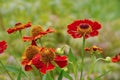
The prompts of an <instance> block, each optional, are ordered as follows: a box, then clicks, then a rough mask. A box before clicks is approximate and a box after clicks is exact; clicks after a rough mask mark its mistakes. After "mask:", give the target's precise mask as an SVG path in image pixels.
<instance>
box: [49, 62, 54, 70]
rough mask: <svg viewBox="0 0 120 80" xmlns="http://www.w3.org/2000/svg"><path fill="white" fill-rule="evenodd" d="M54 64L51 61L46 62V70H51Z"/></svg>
mask: <svg viewBox="0 0 120 80" xmlns="http://www.w3.org/2000/svg"><path fill="white" fill-rule="evenodd" d="M54 68H55V66H54V65H53V64H52V63H48V66H47V70H53V69H54Z"/></svg>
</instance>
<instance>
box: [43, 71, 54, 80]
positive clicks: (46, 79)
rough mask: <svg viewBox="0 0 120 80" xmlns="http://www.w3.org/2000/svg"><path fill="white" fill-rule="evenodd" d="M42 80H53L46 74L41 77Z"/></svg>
mask: <svg viewBox="0 0 120 80" xmlns="http://www.w3.org/2000/svg"><path fill="white" fill-rule="evenodd" d="M42 80H53V79H52V77H51V76H50V74H49V73H48V72H47V73H46V74H45V75H44V76H43V78H42Z"/></svg>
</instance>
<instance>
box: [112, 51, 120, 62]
mask: <svg viewBox="0 0 120 80" xmlns="http://www.w3.org/2000/svg"><path fill="white" fill-rule="evenodd" d="M112 62H120V53H119V54H117V55H116V56H114V57H112Z"/></svg>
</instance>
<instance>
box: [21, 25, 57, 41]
mask: <svg viewBox="0 0 120 80" xmlns="http://www.w3.org/2000/svg"><path fill="white" fill-rule="evenodd" d="M52 32H55V30H52V29H51V28H48V29H47V30H46V31H44V30H43V29H42V27H41V26H34V27H33V28H32V30H31V33H32V36H29V37H26V36H23V41H33V40H37V39H39V38H41V37H42V36H43V35H46V34H48V33H52Z"/></svg>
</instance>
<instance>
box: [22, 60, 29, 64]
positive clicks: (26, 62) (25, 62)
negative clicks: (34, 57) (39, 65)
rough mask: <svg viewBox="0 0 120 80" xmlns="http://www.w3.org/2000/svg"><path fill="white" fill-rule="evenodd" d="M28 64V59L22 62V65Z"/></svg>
mask: <svg viewBox="0 0 120 80" xmlns="http://www.w3.org/2000/svg"><path fill="white" fill-rule="evenodd" d="M28 63H29V60H28V59H23V60H22V62H21V64H22V65H27V64H28Z"/></svg>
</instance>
